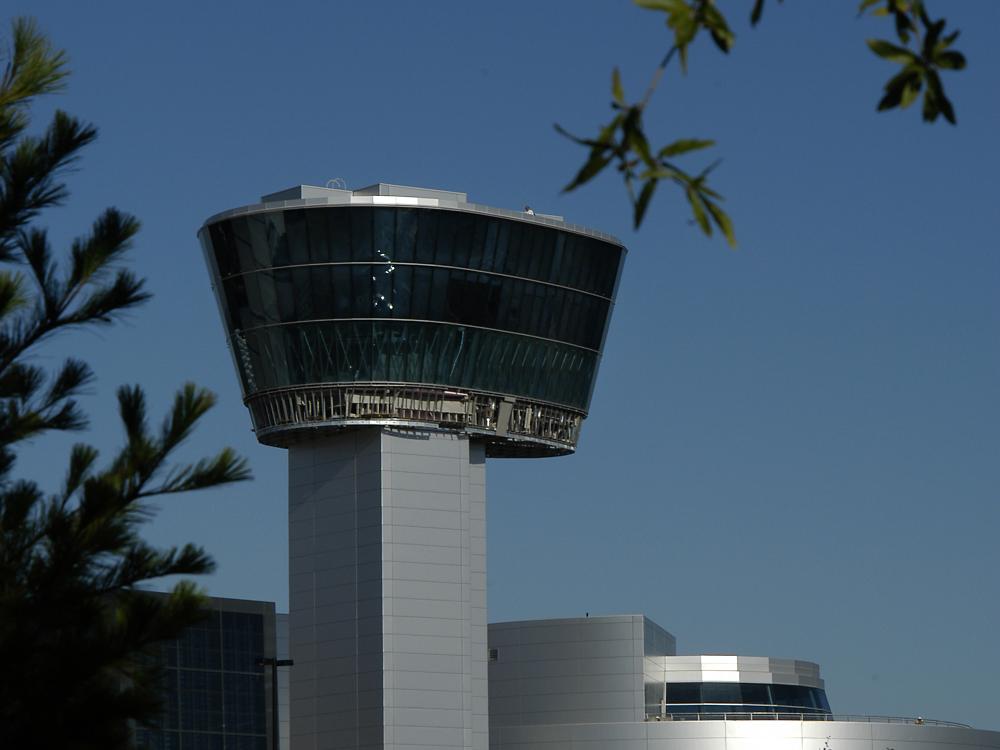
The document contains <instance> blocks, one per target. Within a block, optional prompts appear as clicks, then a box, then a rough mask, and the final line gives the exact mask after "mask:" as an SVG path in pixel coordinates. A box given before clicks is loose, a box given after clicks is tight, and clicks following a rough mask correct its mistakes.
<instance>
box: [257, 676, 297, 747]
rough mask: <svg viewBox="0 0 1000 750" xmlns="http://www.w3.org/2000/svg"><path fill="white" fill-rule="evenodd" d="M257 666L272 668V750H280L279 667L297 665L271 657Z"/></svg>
mask: <svg viewBox="0 0 1000 750" xmlns="http://www.w3.org/2000/svg"><path fill="white" fill-rule="evenodd" d="M257 664H259V665H260V666H262V667H270V668H271V748H272V750H280V745H281V732H280V730H279V728H280V726H281V724H280V722H279V720H278V718H279V717H278V667H290V666H292V665H293V664H295V662H294V661H292V660H291V659H275V658H274V657H271V656H264V657H261V658H260V659H258V660H257Z"/></svg>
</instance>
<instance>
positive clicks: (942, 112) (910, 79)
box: [859, 0, 965, 125]
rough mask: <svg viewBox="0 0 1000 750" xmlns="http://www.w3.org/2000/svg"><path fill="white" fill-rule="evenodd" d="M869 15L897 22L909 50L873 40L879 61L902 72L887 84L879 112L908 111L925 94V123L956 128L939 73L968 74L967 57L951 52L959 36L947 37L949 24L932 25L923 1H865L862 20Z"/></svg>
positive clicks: (870, 43)
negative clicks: (944, 123)
mask: <svg viewBox="0 0 1000 750" xmlns="http://www.w3.org/2000/svg"><path fill="white" fill-rule="evenodd" d="M867 11H871V12H872V14H873V15H876V16H889V17H891V18H892V19H893V22H894V26H895V29H896V37H897V39H898V40H899V42H900V44H901V45H903V46H900V45H898V44H893V43H892V42H890V41H887V40H885V39H869V40H867V42H868V48H869V49H871V51H872V52H874V53H875V54H876V55H878V56H879V57H881V58H882V59H883V60H888V61H889V62H894V63H898V64H899V65H901V66H902V70H900V71H899V72H898V73H896V75H894V76H893V77H892V78H890V79H889V81H888V82H887V83H886V84H885V89H884V90H885V94H884V95H883V96H882V98H881V99H880V100H879V103H878V110H879V111H880V112H881V111H882V110H886V109H893V108H894V107H899V108H900V109H906V108H907V107H909V106H910V105H911V104H913V102H914V101H916V99H917V97H918V96H919V95H920V92H921V90H923V92H924V103H923V110H922V116H923V119H924V120H925V121H926V122H934V121H935V120H936V119H937V118H938V117H939V116H944V119H946V120H947V121H948V122H950V123H951V124H952V125H954V124H956V120H955V109H954V107H953V106H952V104H951V101H949V99H948V97H947V96H945V93H944V86H943V85H942V83H941V76H940V75H939V71H942V70H962V69H964V68H965V55H963V54H962V53H961V52H958V51H957V50H953V49H950V47H951V45H952V44H954V42H955V40H956V39H957V38H958V34H959V32H958V31H953V32H951V33H950V34H945V33H944V29H945V26H946V25H947V21H946V20H945V19H944V18H939V19H937V20H931V18H930V16H929V15H928V14H927V9H926V6H925V5H924V3H923V2H922V0H862V2H861V5H860V7H859V15H861V14H864V13H865V12H867Z"/></svg>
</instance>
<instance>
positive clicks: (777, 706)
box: [665, 682, 830, 715]
mask: <svg viewBox="0 0 1000 750" xmlns="http://www.w3.org/2000/svg"><path fill="white" fill-rule="evenodd" d="M665 697H666V713H668V714H675V715H676V714H700V715H704V714H731V713H759V712H766V713H778V714H783V713H788V714H829V713H830V704H829V702H828V701H827V698H826V691H825V690H823V689H822V688H814V687H806V686H804V685H775V684H760V683H739V682H672V683H667V684H666V693H665Z"/></svg>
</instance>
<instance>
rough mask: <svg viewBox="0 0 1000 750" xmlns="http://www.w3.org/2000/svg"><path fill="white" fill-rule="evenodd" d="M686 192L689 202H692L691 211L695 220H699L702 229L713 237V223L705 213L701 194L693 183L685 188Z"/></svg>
mask: <svg viewBox="0 0 1000 750" xmlns="http://www.w3.org/2000/svg"><path fill="white" fill-rule="evenodd" d="M684 194H685V195H686V196H687V200H688V203H690V204H691V213H693V214H694V218H695V221H697V222H698V226H700V227H701V231H702V232H704V233H705V234H706V235H708V236H709V237H711V236H712V225H711V224H709V223H708V216H706V215H705V209H704V207H703V206H702V204H701V196H699V195H698V191H697V190H695V188H694V187H693V186H692V185H688V186H687V187H685V188H684Z"/></svg>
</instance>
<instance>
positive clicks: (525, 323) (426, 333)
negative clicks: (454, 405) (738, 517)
mask: <svg viewBox="0 0 1000 750" xmlns="http://www.w3.org/2000/svg"><path fill="white" fill-rule="evenodd" d="M203 239H205V240H206V241H207V242H208V244H209V246H210V247H209V250H210V252H211V255H212V257H213V258H214V260H215V264H216V266H217V268H218V271H219V275H220V277H221V278H220V279H219V282H218V283H220V284H221V289H220V291H221V298H222V303H223V304H222V306H223V310H224V315H225V317H226V320H227V325H228V327H229V330H230V334H231V337H232V340H233V343H234V347H235V348H236V350H237V351H236V354H237V357H236V358H237V361H238V362H239V365H240V369H241V375H242V377H243V380H244V386H245V388H246V391H247V394H248V395H249V394H251V393H253V392H255V391H258V390H263V389H270V388H280V387H286V386H293V385H305V384H316V383H332V382H363V381H376V382H407V383H422V384H428V385H442V386H449V387H455V388H464V389H470V390H481V391H491V392H497V393H504V394H510V395H516V396H521V397H525V398H531V399H536V400H540V401H548V402H552V403H556V404H560V405H564V406H568V407H571V408H574V409H578V410H581V411H586V409H587V407H588V405H589V400H590V394H591V389H592V385H593V379H594V374H595V372H596V368H597V362H598V358H599V352H600V350H601V348H602V345H603V341H604V336H605V332H606V327H607V322H608V318H609V315H610V311H611V304H612V298H613V296H614V291H615V285H616V283H617V277H618V271H619V266H620V264H621V260H622V252H623V250H622V248H621V247H620V246H618V245H615V244H612V243H609V242H604V241H601V240H598V239H595V238H591V237H586V236H583V235H579V234H576V233H572V232H566V231H559V230H556V229H553V228H549V227H544V226H536V225H531V224H527V223H524V222H518V221H514V220H510V219H501V218H497V217H490V216H483V215H478V214H473V213H469V212H462V211H445V210H434V209H412V208H366V207H357V208H353V207H352V208H348V207H322V208H309V209H295V210H286V211H277V212H268V213H261V214H250V215H247V216H240V217H235V218H231V219H225V220H222V221H219V222H217V223H215V224H212V225H211V226H210V227H209V228H208V232H207V236H206V235H203Z"/></svg>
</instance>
